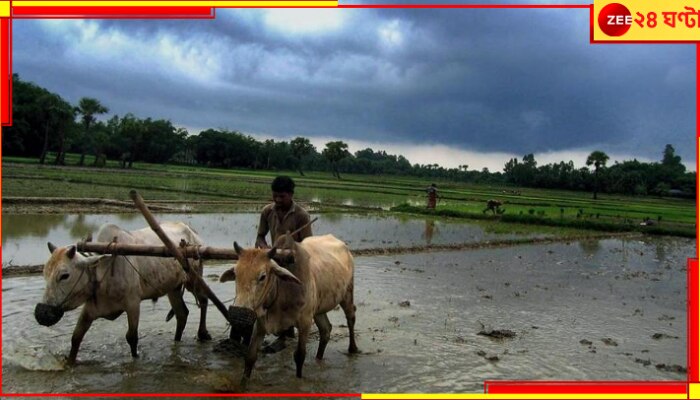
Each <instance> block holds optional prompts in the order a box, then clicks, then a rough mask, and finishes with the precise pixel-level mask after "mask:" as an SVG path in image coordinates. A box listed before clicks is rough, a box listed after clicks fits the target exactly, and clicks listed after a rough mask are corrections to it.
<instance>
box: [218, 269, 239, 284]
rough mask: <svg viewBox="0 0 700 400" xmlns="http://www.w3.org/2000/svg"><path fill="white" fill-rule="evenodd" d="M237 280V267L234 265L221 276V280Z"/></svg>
mask: <svg viewBox="0 0 700 400" xmlns="http://www.w3.org/2000/svg"><path fill="white" fill-rule="evenodd" d="M235 280H236V268H235V267H232V268H231V269H227V270H226V271H225V272H224V273H223V274H221V276H220V277H219V282H228V281H235Z"/></svg>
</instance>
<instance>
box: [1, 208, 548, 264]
mask: <svg viewBox="0 0 700 400" xmlns="http://www.w3.org/2000/svg"><path fill="white" fill-rule="evenodd" d="M317 216H318V218H319V219H318V221H317V222H315V223H314V225H313V231H314V234H316V235H322V234H327V233H332V234H334V235H335V236H337V237H338V238H340V239H341V240H343V241H345V242H346V243H347V244H348V246H350V248H352V249H362V248H376V247H404V246H416V245H426V244H427V245H431V244H456V243H477V242H479V241H483V240H493V239H510V238H517V237H531V236H542V235H541V234H539V235H536V234H529V235H519V234H513V233H497V232H490V231H489V226H490V225H483V224H479V223H462V222H457V221H440V222H437V221H435V220H433V219H423V218H416V217H410V216H404V215H400V216H393V215H392V216H386V215H381V214H369V215H355V214H342V213H329V214H318V215H317ZM157 218H158V219H159V220H160V221H183V222H186V223H188V224H189V225H190V226H192V227H193V228H194V229H195V230H196V231H197V232H198V233H199V234H200V236H201V237H202V238H203V239H204V241H205V242H206V243H207V244H208V245H210V246H215V247H231V245H232V243H233V241H234V240H236V241H238V243H240V244H241V245H242V246H246V247H252V246H253V244H254V242H255V235H256V232H257V226H258V221H259V218H260V217H259V215H258V214H257V213H237V214H158V215H157ZM105 223H114V224H117V225H119V226H121V227H122V228H124V229H127V230H134V229H140V228H143V227H144V226H146V222H145V221H144V219H143V217H142V216H141V215H140V214H134V213H130V214H94V215H92V214H86V215H43V214H42V215H3V219H2V232H3V235H2V246H3V247H2V259H3V265H8V264H12V265H32V264H42V263H44V262H45V261H46V256H47V251H46V242H48V241H51V242H52V243H54V244H56V245H66V244H69V243H75V242H77V241H79V240H81V239H82V238H84V237H85V236H86V235H87V234H88V233H93V235H94V234H95V233H96V232H97V229H98V228H99V226H101V225H102V224H105Z"/></svg>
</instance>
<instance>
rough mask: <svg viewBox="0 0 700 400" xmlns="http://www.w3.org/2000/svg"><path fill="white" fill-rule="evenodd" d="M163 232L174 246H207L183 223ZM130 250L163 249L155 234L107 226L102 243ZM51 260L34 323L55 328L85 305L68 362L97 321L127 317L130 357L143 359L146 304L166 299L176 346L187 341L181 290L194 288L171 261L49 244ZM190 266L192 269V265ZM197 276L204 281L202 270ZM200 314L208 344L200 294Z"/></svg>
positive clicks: (204, 301)
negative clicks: (142, 318) (142, 311)
mask: <svg viewBox="0 0 700 400" xmlns="http://www.w3.org/2000/svg"><path fill="white" fill-rule="evenodd" d="M161 226H162V228H163V231H164V232H165V233H166V234H167V235H168V237H170V239H171V240H173V241H174V242H176V243H177V242H179V241H180V239H184V240H185V241H187V242H188V243H190V244H202V241H201V240H200V239H199V236H198V235H197V233H196V232H195V231H193V230H192V229H191V228H190V227H189V226H187V225H185V224H183V223H180V222H166V223H164V224H162V225H161ZM114 238H116V240H117V243H125V244H149V245H158V244H162V243H161V241H160V239H158V237H157V236H156V234H155V233H154V232H153V231H152V230H151V229H150V228H144V229H140V230H137V231H132V232H128V231H125V230H123V229H121V228H119V227H118V226H116V225H112V224H107V225H103V226H102V227H101V228H100V230H99V232H98V234H97V241H99V242H111V241H112V240H113V239H114ZM49 250H50V251H51V257H50V258H49V260H48V261H47V262H46V265H44V279H45V280H46V288H45V290H44V296H43V300H42V303H39V304H37V306H36V309H35V317H36V319H37V322H39V323H40V324H42V325H46V326H51V325H53V324H55V323H56V322H58V321H59V320H60V319H61V317H62V316H63V312H64V311H69V310H73V309H75V308H78V307H79V306H81V305H83V304H84V306H83V309H82V311H81V313H80V317H79V319H78V323H77V324H76V326H75V330H74V331H73V337H72V339H71V350H70V356H69V357H68V361H69V362H70V363H74V362H75V359H76V356H77V354H78V349H79V348H80V343H81V342H82V340H83V337H84V336H85V333H86V332H87V331H88V329H90V325H91V324H92V322H93V321H94V320H95V319H97V318H107V319H109V320H114V319H116V318H117V317H119V316H120V315H121V314H122V313H123V312H124V311H126V314H127V319H128V324H129V329H128V330H127V333H126V341H127V342H128V343H129V346H130V347H131V355H132V356H133V357H138V353H137V351H136V345H137V343H138V324H139V313H140V305H141V300H145V299H152V300H154V301H155V300H156V299H157V298H159V297H161V296H164V295H167V296H168V300H170V304H171V305H172V309H173V311H174V313H175V317H176V319H177V328H176V330H175V340H177V341H179V340H180V339H181V338H182V331H183V330H184V329H185V324H186V323H187V315H188V313H189V311H188V310H187V306H185V302H184V301H183V298H182V290H181V288H182V286H183V285H185V286H186V287H187V288H188V289H189V290H191V291H192V290H193V287H192V285H191V283H190V281H189V280H188V277H187V274H186V273H185V272H184V271H183V269H182V267H181V266H180V264H178V263H177V261H175V260H174V259H171V258H158V257H131V256H129V257H125V256H109V255H96V256H89V257H85V256H83V255H81V254H80V253H78V252H77V251H76V247H75V246H65V247H58V248H57V247H56V246H54V245H53V244H51V243H49ZM190 265H192V266H193V267H194V265H193V263H191V264H190ZM196 273H199V274H200V275H201V273H202V270H201V268H199V267H198V268H197V270H196ZM196 296H197V298H198V300H199V304H200V308H201V319H200V323H199V331H198V338H199V339H200V340H209V339H211V337H210V336H209V333H208V332H207V327H206V314H207V298H206V297H205V296H203V295H200V294H196Z"/></svg>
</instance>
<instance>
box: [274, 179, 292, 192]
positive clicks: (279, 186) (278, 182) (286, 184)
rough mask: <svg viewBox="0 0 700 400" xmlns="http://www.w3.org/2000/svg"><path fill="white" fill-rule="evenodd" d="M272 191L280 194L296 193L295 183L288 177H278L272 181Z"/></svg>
mask: <svg viewBox="0 0 700 400" xmlns="http://www.w3.org/2000/svg"><path fill="white" fill-rule="evenodd" d="M272 191H273V192H279V193H294V181H293V180H292V178H290V177H288V176H278V177H277V178H275V179H274V180H273V181H272Z"/></svg>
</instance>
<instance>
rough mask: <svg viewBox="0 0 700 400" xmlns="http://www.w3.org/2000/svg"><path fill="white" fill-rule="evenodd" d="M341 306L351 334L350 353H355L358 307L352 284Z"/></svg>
mask: <svg viewBox="0 0 700 400" xmlns="http://www.w3.org/2000/svg"><path fill="white" fill-rule="evenodd" d="M340 307H342V308H343V312H344V313H345V318H346V319H347V321H348V333H349V334H350V345H349V346H348V352H349V353H350V354H354V353H357V352H358V350H357V344H356V343H355V310H357V307H355V303H354V300H353V285H352V284H351V285H350V287H348V290H347V292H346V293H345V297H344V298H343V300H342V301H341V302H340Z"/></svg>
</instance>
